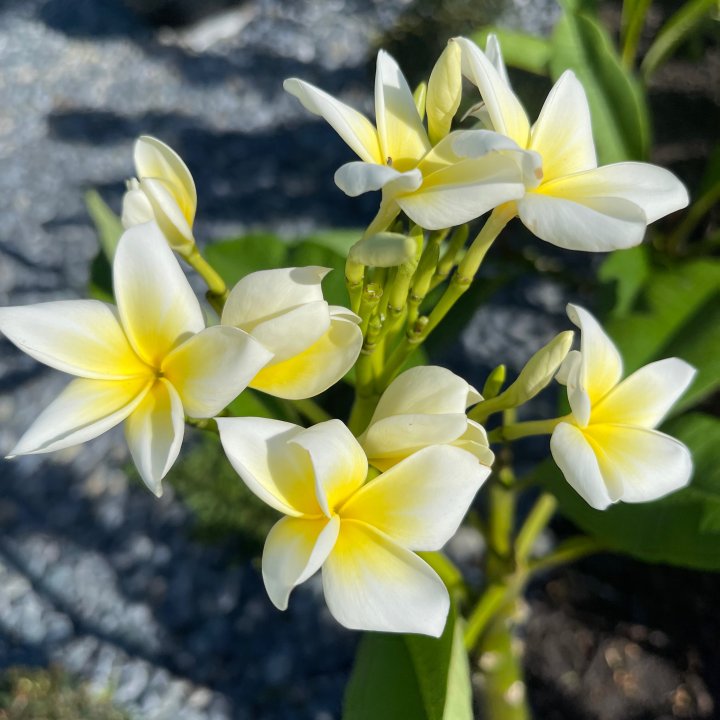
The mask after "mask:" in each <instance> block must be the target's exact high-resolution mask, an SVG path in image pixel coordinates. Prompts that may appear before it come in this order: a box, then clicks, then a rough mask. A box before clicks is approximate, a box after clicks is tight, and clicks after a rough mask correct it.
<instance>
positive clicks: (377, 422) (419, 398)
mask: <svg viewBox="0 0 720 720" xmlns="http://www.w3.org/2000/svg"><path fill="white" fill-rule="evenodd" d="M481 400H482V396H481V395H480V393H478V391H477V390H475V388H473V387H472V386H470V385H468V384H467V383H466V382H465V381H464V380H463V379H462V378H461V377H458V376H457V375H455V373H452V372H450V370H446V369H445V368H441V367H437V366H434V365H428V366H425V367H415V368H411V369H410V370H406V371H405V372H404V373H402V375H399V376H398V377H397V378H395V380H393V381H392V383H390V385H389V386H388V388H387V390H385V392H384V393H383V395H382V397H381V398H380V401H379V402H378V405H377V408H376V409H375V413H374V414H373V416H372V419H371V420H370V425H369V426H368V428H367V430H365V432H364V433H363V434H362V435H361V436H360V438H359V441H360V444H361V445H362V447H363V449H364V450H365V453H366V455H367V456H368V459H369V460H370V463H371V464H372V465H374V466H375V467H376V468H378V469H379V470H387V469H388V468H391V467H392V466H393V465H396V464H397V463H399V462H400V461H401V460H403V459H404V458H406V457H408V455H412V454H413V453H415V452H417V451H418V450H420V449H421V448H424V447H427V446H428V445H440V444H448V445H455V446H456V447H460V448H462V449H463V450H467V451H468V452H470V453H472V454H473V455H474V456H475V457H476V458H477V459H478V460H479V461H480V462H481V463H482V464H483V465H485V466H487V467H490V466H491V465H492V464H493V461H494V459H495V457H494V455H493V453H492V451H491V450H490V448H489V447H488V440H487V435H486V434H485V430H484V428H483V427H482V425H479V424H478V423H476V422H475V421H473V420H469V419H468V417H467V415H466V414H465V411H466V409H467V408H468V407H469V406H470V405H474V404H475V403H478V402H480V401H481Z"/></svg>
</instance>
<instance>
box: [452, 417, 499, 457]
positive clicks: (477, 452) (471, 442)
mask: <svg viewBox="0 0 720 720" xmlns="http://www.w3.org/2000/svg"><path fill="white" fill-rule="evenodd" d="M453 446H454V447H457V448H460V449H461V450H465V451H466V452H469V453H472V454H473V455H474V456H475V457H476V458H477V459H478V461H479V462H481V463H482V464H483V465H487V467H492V465H493V463H494V462H495V453H493V451H492V450H491V449H490V445H489V443H488V437H487V433H486V432H485V428H484V427H483V426H482V425H480V424H479V423H476V422H475V421H474V420H468V426H467V430H466V431H465V432H464V434H463V435H461V436H460V437H459V438H458V439H457V440H455V441H454V442H453Z"/></svg>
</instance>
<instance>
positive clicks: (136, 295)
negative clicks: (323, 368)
mask: <svg viewBox="0 0 720 720" xmlns="http://www.w3.org/2000/svg"><path fill="white" fill-rule="evenodd" d="M113 281H114V286H115V295H116V299H117V303H118V306H117V309H116V308H114V307H112V306H110V305H106V304H104V303H101V302H99V301H96V300H84V301H76V300H69V301H59V302H52V303H43V304H40V305H31V306H27V307H9V308H2V309H0V330H1V331H2V332H3V333H4V334H5V335H6V336H7V338H8V339H9V340H10V341H12V342H13V343H15V345H17V346H18V347H19V348H20V349H21V350H24V351H25V352H27V353H28V354H29V355H31V356H32V357H34V358H36V359H37V360H40V361H41V362H44V363H45V364H47V365H50V366H51V367H55V368H57V369H59V370H63V371H65V372H68V373H70V374H72V375H76V376H79V379H77V380H73V381H72V382H71V383H70V384H69V385H68V386H67V388H66V389H65V390H64V391H63V392H62V393H61V394H60V396H59V397H58V398H57V399H56V400H55V401H54V402H52V403H51V404H50V405H49V406H48V407H47V408H46V409H45V410H44V411H43V413H42V414H41V415H40V417H38V419H37V420H36V421H35V423H34V424H33V425H32V426H31V427H30V428H29V430H28V431H27V432H26V433H25V434H24V435H23V437H21V438H20V440H19V441H18V443H17V445H16V447H15V448H14V450H13V451H12V452H11V455H20V454H28V453H39V452H50V451H51V450H58V449H61V448H64V447H68V446H70V445H75V444H77V443H81V442H85V441H87V440H90V439H92V438H94V437H97V436H98V435H100V434H101V433H103V432H105V431H106V430H108V429H110V428H111V427H113V426H115V425H117V424H119V423H120V422H122V421H123V420H124V421H125V435H126V438H127V441H128V444H129V446H130V452H131V454H132V457H133V459H134V461H135V463H136V465H137V468H138V470H139V472H140V475H141V476H142V478H143V480H144V481H145V483H146V484H147V485H148V487H149V488H150V489H151V490H152V491H153V492H154V493H155V494H157V495H159V494H160V493H161V492H162V488H161V480H162V478H163V476H164V475H165V474H166V473H167V472H168V470H169V469H170V467H171V466H172V464H173V462H174V461H175V459H176V458H177V455H178V452H179V450H180V445H181V443H182V437H183V429H184V424H185V415H186V414H187V415H190V416H193V417H200V418H206V417H212V416H213V415H215V414H216V413H218V412H219V411H220V410H222V408H224V407H225V406H226V405H227V404H228V403H229V402H230V401H232V400H233V399H234V398H235V397H236V396H237V395H238V394H239V393H240V392H241V391H242V390H243V389H244V388H245V387H246V386H247V384H248V382H249V381H250V380H251V379H252V378H253V377H254V376H255V375H257V373H258V371H259V370H260V369H261V368H262V367H263V366H264V365H265V364H266V363H267V362H268V361H269V360H270V359H271V357H272V353H271V352H270V351H269V350H267V349H266V348H265V347H264V346H263V345H262V344H260V343H259V342H257V341H256V340H254V339H253V338H252V337H250V336H249V335H248V334H247V333H245V332H243V331H242V330H239V329H237V328H228V327H225V328H221V327H214V328H208V329H205V323H204V320H203V316H202V311H201V309H200V305H199V303H198V301H197V299H196V298H195V295H194V294H193V292H192V290H191V289H190V285H189V284H188V281H187V279H186V278H185V275H184V274H183V272H182V270H181V269H180V266H179V265H178V263H177V260H176V259H175V257H174V256H173V253H172V251H171V250H170V248H169V247H168V244H167V242H166V241H165V238H164V237H163V235H162V233H161V232H160V230H159V228H158V227H157V226H156V225H155V224H154V223H152V222H151V223H146V224H144V225H138V226H136V227H134V228H132V229H130V230H128V231H126V232H125V234H124V235H123V237H122V238H121V239H120V242H119V244H118V248H117V251H116V254H115V259H114V264H113Z"/></svg>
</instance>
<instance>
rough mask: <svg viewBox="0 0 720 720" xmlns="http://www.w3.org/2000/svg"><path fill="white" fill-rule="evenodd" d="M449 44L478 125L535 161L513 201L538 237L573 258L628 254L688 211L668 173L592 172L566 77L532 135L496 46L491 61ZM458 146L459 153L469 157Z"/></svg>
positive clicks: (641, 166) (573, 83)
mask: <svg viewBox="0 0 720 720" xmlns="http://www.w3.org/2000/svg"><path fill="white" fill-rule="evenodd" d="M450 42H457V43H459V45H460V48H461V51H462V69H463V74H464V75H465V76H466V77H467V78H469V79H470V80H471V81H472V82H473V83H474V84H475V85H476V86H477V87H478V89H479V90H480V94H481V95H482V98H483V101H484V104H483V107H482V111H481V115H480V117H481V119H483V120H484V121H485V124H486V125H487V126H488V127H489V128H490V129H491V130H494V131H496V132H498V133H502V134H503V135H505V136H506V137H507V138H508V139H509V140H510V141H511V142H512V145H511V146H515V147H518V148H522V149H524V150H528V151H531V152H533V153H535V154H537V156H538V158H539V160H540V161H541V166H540V167H535V168H532V171H531V172H527V173H526V175H525V190H526V192H525V194H524V197H522V199H518V200H517V213H518V216H519V217H520V220H521V221H522V222H523V224H524V225H525V226H526V227H527V228H528V229H529V230H530V231H531V232H532V233H534V234H535V235H536V236H537V237H539V238H540V239H542V240H546V241H547V242H550V243H552V244H553V245H558V246H559V247H563V248H568V249H571V250H587V251H595V252H597V251H600V252H604V251H608V250H615V249H617V248H628V247H632V246H633V245H637V244H639V243H640V242H641V241H642V239H643V236H644V235H645V230H646V228H647V226H648V224H650V223H652V222H654V221H655V220H658V219H659V218H661V217H664V216H665V215H668V214H669V213H672V212H675V211H676V210H680V209H681V208H684V207H686V206H687V204H688V201H689V200H688V194H687V190H686V189H685V186H684V185H683V184H682V183H681V182H680V181H679V180H678V179H677V178H676V177H675V175H673V174H672V173H671V172H669V171H668V170H665V169H663V168H660V167H657V166H656V165H650V164H648V163H641V162H623V163H616V164H613V165H605V166H604V167H600V168H599V167H598V166H597V158H596V155H595V144H594V142H593V137H592V127H591V123H590V108H589V106H588V102H587V97H586V95H585V91H584V89H583V87H582V85H581V84H580V82H579V81H578V79H577V78H576V77H575V75H574V74H573V73H572V71H570V70H568V71H566V72H564V73H563V74H562V76H561V77H560V79H559V80H558V81H557V82H556V83H555V86H554V87H553V89H552V90H551V91H550V94H549V95H548V98H547V100H546V101H545V104H544V105H543V108H542V111H541V112H540V116H539V117H538V119H537V122H536V123H535V124H534V125H533V126H532V127H531V126H530V122H529V120H528V117H527V115H526V114H525V110H524V109H523V107H522V105H521V104H520V101H519V100H518V98H517V96H516V95H515V94H514V93H513V91H512V88H511V87H510V84H509V82H508V79H507V74H506V72H505V67H504V64H503V62H502V56H501V54H500V46H499V44H498V43H497V39H496V38H494V37H493V36H491V37H490V38H488V47H489V49H490V51H491V52H490V55H491V57H490V58H489V57H488V56H486V55H485V54H483V52H482V50H480V48H478V47H477V45H475V43H473V42H472V41H470V40H468V39H466V38H455V39H454V40H451V41H450ZM464 142H465V141H460V142H459V143H458V144H456V151H457V152H466V153H467V152H468V148H465V147H464V146H463V144H464ZM498 149H501V148H500V146H498Z"/></svg>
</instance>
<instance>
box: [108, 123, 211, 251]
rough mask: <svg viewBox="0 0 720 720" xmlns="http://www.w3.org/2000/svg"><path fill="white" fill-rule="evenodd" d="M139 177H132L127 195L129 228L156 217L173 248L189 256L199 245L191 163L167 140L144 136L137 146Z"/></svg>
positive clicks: (125, 224)
mask: <svg viewBox="0 0 720 720" xmlns="http://www.w3.org/2000/svg"><path fill="white" fill-rule="evenodd" d="M133 155H134V159H135V172H136V173H137V177H136V178H132V179H131V180H128V183H127V192H126V193H125V197H124V198H123V207H122V224H123V227H125V228H131V227H134V226H135V225H141V224H143V223H146V222H149V221H150V220H155V222H156V223H157V224H158V226H159V227H160V230H161V231H162V233H163V235H165V238H166V240H167V241H168V243H169V244H170V247H171V248H172V249H173V250H175V251H176V252H178V253H180V254H181V255H188V254H190V252H192V250H193V248H194V247H195V238H194V237H193V231H192V227H193V221H194V220H195V211H196V209H197V192H196V191H195V183H194V182H193V179H192V175H191V174H190V171H189V170H188V168H187V165H185V163H184V162H183V161H182V159H181V158H180V156H179V155H178V154H177V153H176V152H175V151H174V150H173V149H172V148H170V147H168V146H167V145H166V144H165V143H164V142H161V141H160V140H158V139H157V138H154V137H150V136H149V135H141V136H140V137H139V138H138V139H137V141H136V142H135V149H134V153H133Z"/></svg>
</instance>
